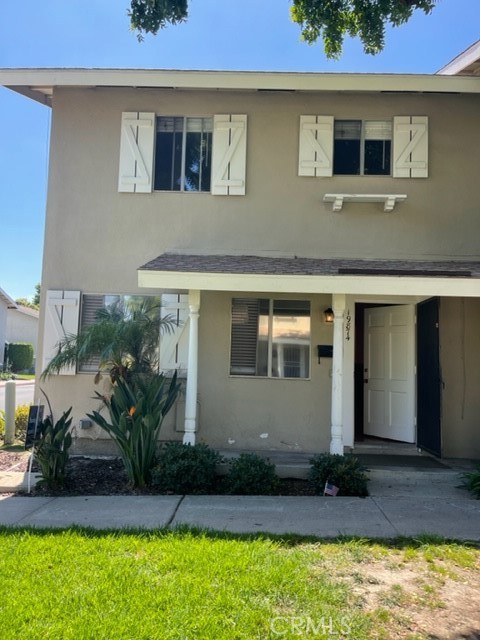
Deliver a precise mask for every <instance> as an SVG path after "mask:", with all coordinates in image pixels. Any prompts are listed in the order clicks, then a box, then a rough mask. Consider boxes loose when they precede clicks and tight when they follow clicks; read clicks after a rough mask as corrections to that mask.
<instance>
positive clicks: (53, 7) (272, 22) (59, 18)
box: [0, 0, 480, 298]
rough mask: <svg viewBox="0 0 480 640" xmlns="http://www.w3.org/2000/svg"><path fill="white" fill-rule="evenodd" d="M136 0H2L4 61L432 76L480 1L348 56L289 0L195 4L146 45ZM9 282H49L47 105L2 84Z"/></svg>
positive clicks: (454, 0)
mask: <svg viewBox="0 0 480 640" xmlns="http://www.w3.org/2000/svg"><path fill="white" fill-rule="evenodd" d="M128 5H129V2H128V0H42V1H41V2H38V0H23V1H22V2H21V3H13V2H7V1H6V0H3V2H2V17H1V22H0V67H2V68H3V67H128V68H132V67H133V68H135V67H146V68H175V69H233V70H235V69H237V70H238V69H245V70H282V71H330V72H341V71H351V72H355V71H357V72H398V73H434V72H435V71H437V70H438V69H439V68H440V67H442V66H443V65H444V64H446V63H447V62H448V61H449V60H451V59H452V58H453V57H454V56H456V55H457V54H458V53H460V52H461V51H463V50H464V49H466V48H467V47H468V46H470V45H471V44H472V43H473V42H475V41H476V40H478V38H479V37H480V35H479V24H480V0H438V6H437V7H436V9H435V10H434V11H433V12H432V14H431V15H430V16H425V15H424V14H423V13H420V12H417V14H416V15H415V17H414V18H413V19H412V20H411V21H410V22H409V23H408V24H406V25H404V26H402V27H400V28H398V29H391V30H389V31H388V33H387V39H386V47H385V50H384V52H383V53H382V54H380V55H378V56H375V57H372V56H366V55H365V54H364V53H363V52H362V48H361V46H360V44H359V43H358V42H356V41H347V42H346V43H345V47H344V54H343V56H342V58H341V60H339V61H329V60H326V58H325V55H324V53H323V48H322V44H321V43H320V44H317V45H315V46H308V45H306V44H305V43H302V42H301V41H300V39H299V28H298V27H297V25H294V24H293V23H292V22H290V19H289V7H290V2H289V0H223V1H222V0H190V18H189V20H188V22H187V23H186V24H182V25H179V26H177V27H169V28H168V29H166V30H164V31H162V32H161V33H160V34H159V35H158V36H156V37H153V36H149V37H147V38H146V40H145V41H144V42H143V43H138V42H137V39H136V37H135V35H134V34H133V33H132V32H131V31H130V30H129V20H128V17H127V8H128ZM0 118H1V121H2V122H3V123H4V125H3V128H2V148H1V151H2V153H0V287H1V288H2V289H4V290H5V291H6V292H7V293H8V294H9V295H10V296H12V297H14V298H17V297H31V296H32V295H33V293H34V286H35V284H36V283H37V282H39V281H40V277H41V260H42V245H43V228H44V222H45V205H46V182H47V176H48V156H47V153H48V138H49V125H50V113H49V109H47V108H46V107H42V106H41V105H39V104H38V103H35V102H32V101H29V100H28V99H26V98H23V97H21V96H19V95H16V94H14V93H12V92H10V91H9V90H7V89H4V88H0Z"/></svg>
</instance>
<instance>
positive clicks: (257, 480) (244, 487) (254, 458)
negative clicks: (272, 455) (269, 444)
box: [225, 453, 280, 495]
mask: <svg viewBox="0 0 480 640" xmlns="http://www.w3.org/2000/svg"><path fill="white" fill-rule="evenodd" d="M279 483H280V480H279V478H278V476H277V474H276V473H275V465H274V464H272V463H271V462H269V461H268V460H265V458H262V457H260V456H259V455H257V454H256V453H242V454H240V456H239V457H238V458H236V459H234V460H232V462H231V463H230V470H229V472H228V475H227V477H226V479H225V487H226V490H227V491H228V493H232V494H236V495H269V494H273V493H276V491H277V490H278V487H279Z"/></svg>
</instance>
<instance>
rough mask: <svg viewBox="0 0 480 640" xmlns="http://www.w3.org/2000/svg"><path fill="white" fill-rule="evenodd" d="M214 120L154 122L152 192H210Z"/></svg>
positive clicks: (191, 119) (173, 119) (175, 119)
mask: <svg viewBox="0 0 480 640" xmlns="http://www.w3.org/2000/svg"><path fill="white" fill-rule="evenodd" d="M212 131H213V118H190V117H181V116H180V117H179V116H177V117H164V116H159V117H157V119H156V144H155V181H154V189H155V191H210V179H211V165H212Z"/></svg>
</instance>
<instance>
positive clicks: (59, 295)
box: [42, 290, 80, 376]
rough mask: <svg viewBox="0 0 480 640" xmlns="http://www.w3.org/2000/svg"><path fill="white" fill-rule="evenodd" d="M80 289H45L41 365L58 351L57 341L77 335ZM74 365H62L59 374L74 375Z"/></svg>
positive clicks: (45, 364) (46, 362) (47, 361)
mask: <svg viewBox="0 0 480 640" xmlns="http://www.w3.org/2000/svg"><path fill="white" fill-rule="evenodd" d="M79 310H80V291H53V290H49V291H47V299H46V305H45V327H44V333H43V361H42V367H43V369H45V367H46V366H47V365H48V364H49V362H50V360H51V359H52V358H53V356H55V355H56V354H57V353H58V343H59V342H60V340H63V338H65V337H66V336H72V335H75V336H76V335H77V333H78V319H79ZM75 373H76V371H75V366H72V367H64V368H63V369H62V370H61V371H60V374H61V375H68V376H73V375H75Z"/></svg>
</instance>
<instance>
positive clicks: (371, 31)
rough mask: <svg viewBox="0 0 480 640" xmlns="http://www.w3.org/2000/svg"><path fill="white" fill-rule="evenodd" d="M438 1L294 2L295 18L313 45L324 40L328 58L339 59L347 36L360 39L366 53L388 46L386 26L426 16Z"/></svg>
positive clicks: (355, 0) (359, 0)
mask: <svg viewBox="0 0 480 640" xmlns="http://www.w3.org/2000/svg"><path fill="white" fill-rule="evenodd" d="M434 6H435V0H293V6H292V8H291V15H292V20H293V22H296V23H297V24H298V25H300V28H301V33H302V38H303V40H305V42H308V43H309V44H313V43H315V42H316V41H317V40H318V39H319V38H320V37H321V38H322V39H323V42H324V47H325V53H326V55H327V57H328V58H339V57H340V55H341V53H342V46H343V40H344V38H345V36H351V37H359V38H360V40H361V41H362V43H363V49H364V51H365V53H370V54H372V55H375V54H377V53H380V51H382V50H383V48H384V46H385V26H386V24H391V25H392V26H394V27H398V26H399V25H401V24H403V23H405V22H407V21H408V20H409V18H411V16H412V14H413V11H414V10H415V9H421V10H422V11H424V12H425V13H430V11H431V10H432V9H433V8H434Z"/></svg>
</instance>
